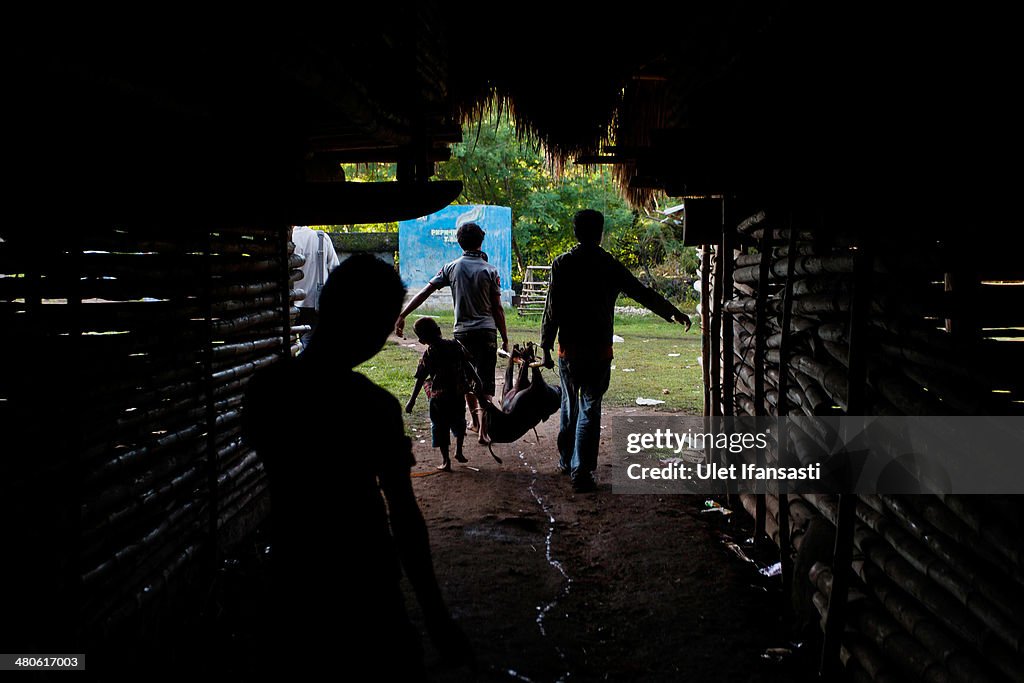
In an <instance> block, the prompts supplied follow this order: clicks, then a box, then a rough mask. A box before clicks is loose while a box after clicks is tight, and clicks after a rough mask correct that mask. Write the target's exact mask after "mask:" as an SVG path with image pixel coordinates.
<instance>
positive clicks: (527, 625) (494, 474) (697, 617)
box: [409, 408, 808, 681]
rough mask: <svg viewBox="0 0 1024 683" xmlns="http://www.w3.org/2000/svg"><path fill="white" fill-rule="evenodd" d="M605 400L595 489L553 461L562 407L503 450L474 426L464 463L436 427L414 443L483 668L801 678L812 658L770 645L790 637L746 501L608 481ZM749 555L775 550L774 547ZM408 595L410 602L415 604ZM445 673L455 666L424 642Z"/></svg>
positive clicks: (445, 569)
mask: <svg viewBox="0 0 1024 683" xmlns="http://www.w3.org/2000/svg"><path fill="white" fill-rule="evenodd" d="M640 410H644V409H641V408H618V409H606V410H605V413H604V419H603V422H604V425H605V427H604V431H605V433H606V434H608V436H606V437H605V438H603V439H602V456H601V461H600V464H599V471H598V480H599V489H598V491H597V492H596V493H590V494H574V493H573V492H572V489H571V487H570V486H569V481H568V478H567V477H564V476H562V475H559V474H558V473H557V472H556V471H555V463H556V461H557V455H556V453H555V448H554V444H555V435H556V433H557V417H558V416H557V414H556V415H554V416H553V417H552V419H550V420H548V421H547V422H546V423H544V424H542V425H541V427H540V428H539V430H538V432H539V436H540V440H539V443H538V441H537V439H536V437H535V436H534V435H533V434H532V433H530V434H529V435H527V436H526V437H524V438H523V439H522V440H520V441H519V442H517V443H514V444H502V445H498V446H495V448H494V450H495V453H496V454H497V455H498V456H499V457H500V458H501V459H502V460H503V461H504V464H500V465H499V464H498V463H497V462H495V461H494V460H493V459H492V458H491V456H490V454H489V453H488V451H487V449H486V448H485V447H483V446H479V445H477V444H476V443H475V441H473V442H471V441H469V440H467V449H466V455H467V457H468V458H469V462H468V463H467V464H466V465H459V464H457V463H456V464H455V470H454V471H453V472H451V473H438V472H436V470H435V469H434V467H435V465H436V464H437V463H438V462H439V461H440V459H439V455H438V454H437V451H436V450H435V449H432V448H430V439H429V430H427V431H423V429H422V428H420V432H419V433H421V434H424V436H423V440H422V441H418V442H417V443H415V455H416V458H417V461H418V464H417V466H416V468H415V470H414V477H415V479H414V487H415V491H416V495H417V497H418V499H419V501H420V506H421V508H422V510H423V514H424V517H425V518H426V521H427V526H428V527H429V529H430V534H431V545H432V547H433V552H434V564H435V567H436V571H437V574H438V580H439V582H440V584H441V586H442V590H443V591H444V593H445V595H446V598H447V600H448V603H449V606H450V608H451V610H452V613H453V615H454V616H455V618H456V619H457V620H458V621H459V623H460V624H461V625H462V627H463V628H464V630H465V631H466V633H467V634H468V636H469V638H470V640H471V641H472V643H473V645H474V647H475V649H476V655H477V658H478V660H479V668H478V672H477V674H476V678H477V679H478V680H494V681H509V680H522V681H557V680H568V681H573V680H579V681H591V680H595V681H596V680H647V681H669V680H670V681H792V680H799V679H800V678H803V677H804V674H803V673H802V670H803V668H804V667H806V666H807V665H808V663H807V662H802V661H800V660H801V659H802V657H801V655H800V650H797V654H796V655H794V656H788V657H785V658H784V660H783V661H782V662H779V661H776V660H774V659H773V658H772V657H770V656H768V655H766V651H768V649H769V648H790V649H792V647H793V645H792V643H791V642H790V639H789V638H788V635H787V630H786V628H785V626H784V624H785V622H784V620H783V619H782V618H781V616H780V614H781V607H782V603H783V600H782V597H781V591H780V588H779V586H778V585H776V584H775V583H774V582H775V581H777V579H766V578H764V577H763V576H761V575H760V574H759V573H758V571H757V565H755V564H753V563H749V562H744V561H743V560H742V559H740V557H739V556H738V555H737V554H736V553H734V552H733V551H732V550H730V549H729V547H727V546H726V544H725V541H726V540H733V541H736V542H738V543H739V544H740V545H741V546H742V544H743V539H744V537H745V536H749V531H750V519H749V517H746V516H745V515H743V516H741V515H740V514H734V515H731V516H728V517H726V516H723V515H721V514H716V513H711V514H706V513H702V510H703V509H704V499H703V498H697V497H693V496H664V497H659V496H656V495H620V494H613V493H612V491H611V483H610V481H611V470H610V468H611V466H610V464H609V458H608V456H607V455H606V454H607V452H608V450H609V449H610V444H609V441H610V434H609V432H610V429H611V428H610V426H609V425H610V424H611V417H612V416H613V415H615V414H621V413H623V412H633V413H635V412H638V411H640ZM749 554H750V555H753V556H759V555H760V556H761V557H763V558H764V561H765V562H770V561H771V553H770V551H768V550H767V549H765V550H762V551H760V553H759V552H758V551H756V550H753V549H751V550H750V551H749ZM409 596H410V605H412V604H413V601H412V599H411V593H410V594H409ZM426 647H427V656H428V666H432V667H433V668H432V673H433V674H434V675H435V677H436V678H437V679H438V680H443V681H456V680H466V679H469V678H472V677H473V674H471V673H470V672H469V671H467V670H465V669H462V670H458V671H444V670H439V669H438V668H437V667H436V663H437V657H436V654H435V653H434V652H433V650H432V649H431V647H430V645H429V643H428V644H427V646H426Z"/></svg>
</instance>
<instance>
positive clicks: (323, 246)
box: [292, 225, 341, 350]
mask: <svg viewBox="0 0 1024 683" xmlns="http://www.w3.org/2000/svg"><path fill="white" fill-rule="evenodd" d="M292 242H294V243H295V253H296V254H302V255H303V256H304V257H306V262H305V263H304V264H302V269H301V270H302V278H301V279H299V281H298V282H296V283H295V287H296V289H303V290H305V291H306V298H305V299H302V300H301V301H299V320H298V323H297V324H299V325H309V326H310V330H309V331H308V332H306V333H305V334H303V335H302V339H301V340H300V341H301V342H302V348H303V350H305V348H306V345H307V344H309V340H310V338H311V337H312V336H313V332H314V331H315V330H316V323H317V320H318V318H319V310H320V290H322V289H323V287H324V283H325V282H327V276H328V275H330V274H331V271H332V270H334V269H335V268H337V267H338V264H340V263H341V260H340V259H338V253H337V252H336V251H335V250H334V243H333V242H331V238H330V236H329V235H328V234H327V233H325V232H324V231H323V230H313V229H312V228H310V227H309V226H306V225H296V226H295V227H293V228H292Z"/></svg>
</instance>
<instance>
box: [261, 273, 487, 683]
mask: <svg viewBox="0 0 1024 683" xmlns="http://www.w3.org/2000/svg"><path fill="white" fill-rule="evenodd" d="M353 292H357V294H353ZM404 295H405V288H404V287H403V286H402V283H401V280H400V279H399V277H398V274H397V273H395V271H394V268H392V267H391V266H388V265H387V264H385V263H383V262H382V261H379V260H377V259H375V258H373V257H372V256H368V255H367V256H359V255H355V256H352V257H350V258H349V259H347V260H346V261H344V262H343V263H342V264H341V265H340V266H338V267H337V268H336V269H335V270H334V272H333V273H331V275H330V277H329V278H328V280H327V283H326V284H325V285H324V288H323V292H322V293H321V295H320V321H319V324H318V325H317V328H316V330H315V331H314V332H313V336H312V338H311V339H310V342H309V346H308V347H307V348H306V350H305V351H304V352H303V353H302V355H300V356H299V357H298V358H286V359H284V360H282V361H280V362H278V363H275V364H274V365H272V366H270V367H268V368H266V369H265V370H263V371H260V372H259V373H257V374H256V375H255V376H254V377H253V379H252V381H251V383H250V384H249V388H248V391H247V394H246V403H245V411H244V415H243V417H244V427H245V436H246V439H247V441H248V443H249V444H250V445H251V446H252V447H253V448H255V449H256V451H257V453H258V454H259V457H260V458H261V459H262V460H263V462H264V464H265V466H266V470H267V474H268V477H269V481H270V504H271V523H272V527H271V529H272V533H273V556H272V565H271V566H272V568H273V589H272V591H271V594H272V609H271V614H272V615H273V621H272V625H273V628H272V636H271V642H270V643H269V645H270V649H269V652H270V653H271V654H272V655H274V656H276V657H277V659H276V661H275V663H276V664H277V665H278V667H280V668H281V669H286V670H287V671H288V673H289V674H293V673H294V672H295V671H296V670H299V671H301V672H302V673H313V672H314V671H316V672H319V671H321V670H322V665H323V663H322V662H321V661H319V657H317V656H315V654H314V653H321V654H322V653H324V652H329V653H331V657H332V658H333V661H334V662H336V664H335V666H337V667H338V668H339V670H341V671H345V670H351V671H363V670H366V669H367V668H368V667H369V668H372V669H374V670H375V672H376V674H377V675H379V676H381V677H382V680H383V679H384V678H389V679H391V678H393V679H394V680H403V681H404V680H410V681H414V680H421V679H422V678H424V676H425V672H424V665H423V651H422V649H421V645H420V639H419V635H418V633H417V632H416V629H415V628H414V627H413V625H412V623H411V622H410V621H409V617H408V615H407V613H406V609H405V604H404V600H403V597H402V589H401V584H400V579H401V575H402V570H403V569H404V570H405V575H406V576H407V577H408V578H409V583H410V584H412V587H413V590H414V592H415V593H416V597H417V599H418V601H419V603H420V607H421V608H422V613H423V617H424V623H425V625H426V628H427V631H428V633H429V634H430V637H431V640H432V641H433V642H434V644H435V645H436V646H437V649H438V651H439V652H440V653H441V655H442V658H443V659H444V660H445V661H447V662H464V661H466V660H469V659H471V658H472V653H471V652H470V648H469V643H468V641H467V640H466V637H465V636H464V635H463V634H462V631H461V630H460V629H459V628H458V626H457V625H456V624H455V622H454V621H452V619H451V617H450V616H449V614H448V610H447V608H446V607H445V604H444V600H443V599H442V596H441V591H440V588H439V587H438V584H437V580H436V578H435V575H434V568H433V563H432V561H431V557H430V544H429V541H428V538H427V527H426V524H425V523H424V521H423V516H422V514H421V513H420V509H419V506H418V505H417V504H416V497H415V496H414V495H413V489H412V482H411V479H410V471H409V470H410V468H411V467H412V465H413V464H415V462H414V460H413V456H412V444H411V442H410V440H409V438H408V437H407V436H406V435H405V427H404V425H403V423H402V410H401V407H400V405H399V403H398V401H397V400H396V399H395V397H394V396H392V395H391V394H389V393H388V392H386V391H385V390H383V389H381V388H380V387H379V386H377V385H376V384H374V383H373V382H371V381H370V380H368V379H367V378H366V377H364V376H363V375H361V374H359V373H356V372H353V370H352V368H353V367H355V366H356V365H358V364H360V363H362V362H363V361H366V360H368V359H369V358H371V357H372V356H373V355H375V354H376V353H377V352H378V351H380V349H381V347H382V346H384V342H385V341H386V340H387V337H388V334H389V333H390V331H391V329H392V326H393V324H394V320H395V317H396V316H397V315H398V311H399V309H400V308H401V306H402V299H403V297H404ZM297 395H301V396H302V398H303V402H302V406H303V413H302V417H301V419H300V420H296V419H295V405H296V404H295V401H296V398H295V397H296V396H297ZM296 667H298V669H296ZM385 673H386V674H391V675H392V676H390V677H389V676H384V675H383V674H385Z"/></svg>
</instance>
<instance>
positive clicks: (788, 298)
mask: <svg viewBox="0 0 1024 683" xmlns="http://www.w3.org/2000/svg"><path fill="white" fill-rule="evenodd" d="M786 222H787V224H788V225H789V263H788V265H787V267H786V289H785V293H784V299H783V302H782V338H781V341H780V342H779V405H778V412H777V414H778V416H779V417H781V418H785V417H786V416H787V415H788V414H789V402H788V400H787V398H786V392H787V390H788V388H789V386H788V385H789V381H788V380H789V372H787V365H786V364H787V362H788V358H789V347H790V346H791V345H792V340H791V339H790V336H789V328H790V326H791V325H792V321H793V275H794V270H795V269H796V261H797V259H796V237H797V230H796V228H795V227H794V226H793V214H792V211H791V212H790V214H789V219H788V220H787V221H786ZM786 435H787V430H786V420H785V419H783V420H780V423H779V456H780V458H782V459H783V460H784V461H783V462H780V463H779V464H780V465H781V466H782V467H786V466H787V465H788V464H789V463H788V462H786V461H788V458H786V457H785V456H784V454H785V453H788V452H789V451H788V449H787V447H786ZM788 494H789V487H788V486H787V485H786V482H785V481H780V482H779V520H778V521H779V561H780V562H781V563H782V594H783V595H784V596H789V595H790V594H791V592H792V589H793V558H792V549H791V548H790V538H789V495H788ZM786 604H789V603H788V602H787V603H786Z"/></svg>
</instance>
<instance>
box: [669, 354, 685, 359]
mask: <svg viewBox="0 0 1024 683" xmlns="http://www.w3.org/2000/svg"><path fill="white" fill-rule="evenodd" d="M681 355H682V354H680V353H670V354H668V357H669V358H679V356H681Z"/></svg>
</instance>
